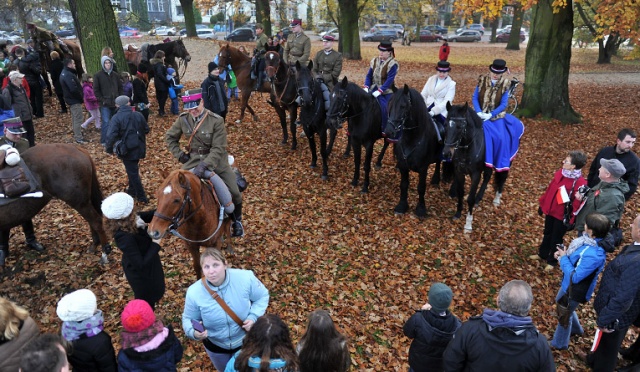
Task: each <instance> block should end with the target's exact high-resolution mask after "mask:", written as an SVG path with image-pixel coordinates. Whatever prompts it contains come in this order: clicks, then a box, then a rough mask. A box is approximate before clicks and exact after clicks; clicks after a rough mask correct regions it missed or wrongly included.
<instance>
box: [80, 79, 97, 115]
mask: <svg viewBox="0 0 640 372" xmlns="http://www.w3.org/2000/svg"><path fill="white" fill-rule="evenodd" d="M82 91H83V92H84V106H85V107H86V109H87V110H95V109H97V108H98V107H100V104H99V103H98V99H97V98H96V95H95V93H93V84H91V83H90V82H88V81H87V82H84V83H82Z"/></svg>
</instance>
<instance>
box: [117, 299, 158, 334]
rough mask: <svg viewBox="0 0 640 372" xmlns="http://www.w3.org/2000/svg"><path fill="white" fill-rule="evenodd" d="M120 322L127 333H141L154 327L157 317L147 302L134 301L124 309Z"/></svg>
mask: <svg viewBox="0 0 640 372" xmlns="http://www.w3.org/2000/svg"><path fill="white" fill-rule="evenodd" d="M120 320H121V321H122V327H124V330H125V331H127V332H140V331H144V330H145V329H147V328H149V327H151V326H152V325H153V323H154V322H155V321H156V315H155V314H154V313H153V309H151V306H149V304H148V303H147V301H144V300H132V301H130V302H129V303H128V304H127V306H125V307H124V311H123V312H122V315H121V316H120Z"/></svg>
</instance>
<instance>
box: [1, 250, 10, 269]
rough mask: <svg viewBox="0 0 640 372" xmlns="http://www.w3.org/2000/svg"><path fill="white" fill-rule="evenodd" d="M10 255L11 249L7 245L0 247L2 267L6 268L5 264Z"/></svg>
mask: <svg viewBox="0 0 640 372" xmlns="http://www.w3.org/2000/svg"><path fill="white" fill-rule="evenodd" d="M8 255H9V247H8V246H6V245H0V267H4V262H5V260H6V259H7V256H8Z"/></svg>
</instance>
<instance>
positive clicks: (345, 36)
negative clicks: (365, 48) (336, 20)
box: [338, 0, 362, 60]
mask: <svg viewBox="0 0 640 372" xmlns="http://www.w3.org/2000/svg"><path fill="white" fill-rule="evenodd" d="M338 6H339V7H340V26H339V27H340V43H339V47H341V48H342V49H341V50H340V52H341V53H342V56H343V57H344V58H346V59H354V60H360V59H362V54H361V52H360V33H359V32H358V18H359V15H360V12H361V9H359V8H358V2H357V1H354V0H338Z"/></svg>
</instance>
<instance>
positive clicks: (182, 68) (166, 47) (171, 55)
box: [141, 39, 191, 79]
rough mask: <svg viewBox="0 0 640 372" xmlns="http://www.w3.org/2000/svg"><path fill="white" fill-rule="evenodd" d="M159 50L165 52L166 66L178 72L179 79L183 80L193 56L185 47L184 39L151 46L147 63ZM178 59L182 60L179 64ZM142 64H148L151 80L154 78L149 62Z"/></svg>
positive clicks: (148, 49) (148, 48) (148, 50)
mask: <svg viewBox="0 0 640 372" xmlns="http://www.w3.org/2000/svg"><path fill="white" fill-rule="evenodd" d="M159 50H161V51H163V52H164V61H165V64H167V65H171V67H173V69H174V70H176V74H177V75H178V78H182V77H183V76H184V73H185V72H186V71H187V65H188V64H189V61H191V55H190V54H189V52H188V51H187V48H186V47H185V46H184V43H183V42H182V39H178V40H173V41H169V42H166V43H160V44H151V45H149V46H148V47H147V61H148V60H150V59H151V58H153V56H154V55H155V54H156V52H157V51H159ZM176 58H180V62H177V61H176ZM141 63H146V64H147V66H146V67H147V71H148V74H149V79H151V78H152V77H153V69H152V68H149V67H150V66H149V65H148V64H149V62H144V61H143V62H141Z"/></svg>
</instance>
